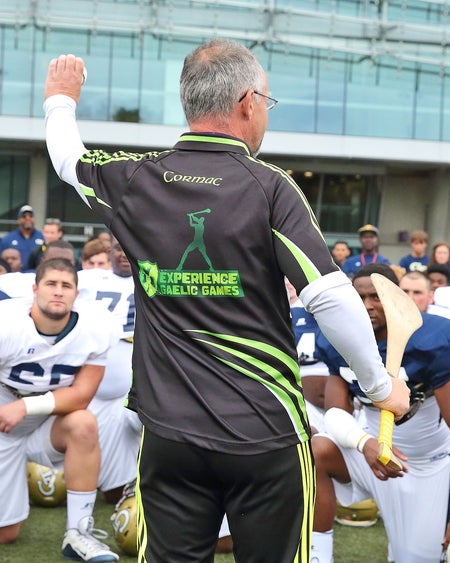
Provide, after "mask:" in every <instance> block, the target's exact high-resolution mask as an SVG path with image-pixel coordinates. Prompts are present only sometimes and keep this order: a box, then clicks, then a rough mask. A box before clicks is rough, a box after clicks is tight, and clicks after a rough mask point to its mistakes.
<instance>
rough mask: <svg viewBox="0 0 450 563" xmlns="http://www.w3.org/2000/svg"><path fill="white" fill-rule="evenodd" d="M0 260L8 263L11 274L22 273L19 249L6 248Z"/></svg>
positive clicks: (0, 255)
mask: <svg viewBox="0 0 450 563" xmlns="http://www.w3.org/2000/svg"><path fill="white" fill-rule="evenodd" d="M0 258H2V259H3V260H5V261H6V262H8V264H9V267H10V271H11V272H21V271H22V255H21V254H20V250H19V249H18V248H13V247H10V248H5V250H3V251H2V253H1V254H0Z"/></svg>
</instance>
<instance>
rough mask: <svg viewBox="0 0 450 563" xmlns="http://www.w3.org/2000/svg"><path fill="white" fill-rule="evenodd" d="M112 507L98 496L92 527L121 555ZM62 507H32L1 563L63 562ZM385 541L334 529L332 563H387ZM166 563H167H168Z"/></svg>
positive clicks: (377, 535) (380, 531) (220, 558)
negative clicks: (102, 531) (113, 532)
mask: <svg viewBox="0 0 450 563" xmlns="http://www.w3.org/2000/svg"><path fill="white" fill-rule="evenodd" d="M112 512H113V507H112V506H111V505H107V504H105V503H104V502H103V500H102V498H101V495H99V497H98V500H97V504H96V509H95V512H94V516H95V527H98V528H102V529H104V530H106V531H108V532H109V533H110V537H109V538H108V539H107V540H105V543H107V544H109V545H110V546H111V547H112V549H113V550H114V551H116V552H117V553H120V550H119V549H118V548H117V546H116V545H115V540H114V537H113V536H112V527H111V523H110V516H111V514H112ZM65 522H66V510H65V507H58V508H40V507H32V508H31V514H30V518H29V519H28V520H27V521H26V523H25V524H24V526H23V527H22V530H21V535H20V538H19V540H18V542H17V543H15V544H12V545H0V562H1V563H57V562H60V561H62V557H61V543H62V538H63V535H64V530H65ZM386 560H387V540H386V535H385V532H384V528H383V524H382V522H380V521H379V522H378V523H377V524H376V525H375V526H372V527H371V528H358V529H355V528H350V527H347V526H340V525H338V524H337V525H336V526H335V550H334V561H335V563H361V561H369V563H386ZM120 561H122V562H123V563H126V562H128V563H131V562H133V563H136V561H137V559H136V558H135V557H130V556H128V555H125V554H120ZM167 563H170V562H169V561H168V562H167ZM215 563H234V557H233V556H232V555H224V554H221V555H216V558H215Z"/></svg>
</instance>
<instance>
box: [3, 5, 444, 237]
mask: <svg viewBox="0 0 450 563" xmlns="http://www.w3.org/2000/svg"><path fill="white" fill-rule="evenodd" d="M449 18H450V0H210V1H203V0H71V1H69V0H2V1H1V2H0V123H1V120H2V118H11V119H17V120H20V119H24V120H30V122H31V121H33V120H35V122H39V120H42V117H43V111H42V100H43V89H44V81H45V77H46V73H47V68H48V63H49V61H50V60H51V59H52V58H53V57H56V56H58V55H59V54H61V53H74V54H76V55H77V56H80V57H82V58H83V59H84V61H85V64H86V67H87V70H88V79H87V83H86V84H85V85H84V86H83V93H82V96H81V98H80V103H79V106H78V109H77V116H78V119H79V120H80V121H82V122H83V123H92V124H93V126H94V127H99V124H105V123H106V124H110V126H112V125H113V122H116V125H117V122H121V124H124V126H125V125H126V124H129V126H130V127H132V126H135V124H140V125H142V126H143V127H145V126H149V127H151V126H154V127H160V128H164V127H165V128H182V129H186V128H187V125H186V122H185V118H184V115H183V111H182V108H181V104H180V101H179V76H180V72H181V68H182V64H183V59H184V57H185V55H186V53H188V52H190V51H191V50H192V49H193V48H194V47H195V46H196V45H198V44H199V43H201V42H203V41H205V40H208V39H211V38H213V37H226V38H230V39H235V40H237V41H240V42H241V43H243V44H245V45H246V46H247V47H249V48H250V49H251V50H252V51H253V52H254V53H255V54H256V56H257V57H258V59H259V60H260V61H261V64H262V66H263V67H264V69H265V70H266V72H267V74H268V78H269V85H270V90H271V93H272V95H273V96H274V97H275V98H277V99H278V100H279V104H278V105H277V107H276V109H275V110H274V111H273V112H271V113H270V119H269V128H268V135H266V139H267V137H269V138H270V135H271V134H272V135H273V137H272V138H273V139H279V138H280V137H281V136H283V135H284V136H285V137H283V139H284V141H283V142H281V141H280V143H279V144H278V145H277V144H276V143H275V146H274V143H273V142H272V144H271V149H272V150H269V151H268V156H269V157H270V160H272V161H275V162H276V163H277V164H278V165H280V166H283V167H284V168H285V169H292V170H291V173H292V175H293V177H294V178H295V180H296V181H297V182H298V184H299V185H300V186H301V187H302V188H303V189H304V191H305V193H306V195H307V197H308V199H309V201H310V202H311V205H312V207H313V210H314V212H315V213H316V215H317V217H318V220H319V222H320V225H321V227H322V229H323V230H324V231H325V233H326V234H327V235H328V237H329V240H331V241H332V239H333V236H334V234H336V237H338V236H339V238H341V237H340V235H341V234H345V235H353V237H354V243H355V244H357V242H358V241H357V237H356V236H355V231H356V229H357V228H358V227H359V226H360V225H361V224H363V223H365V222H375V223H377V222H378V221H379V214H380V208H381V203H380V199H381V188H382V184H383V182H382V181H381V179H382V177H383V176H382V175H383V174H384V172H383V167H384V164H383V160H384V155H385V154H386V156H389V155H388V152H389V150H390V149H389V148H386V147H388V146H392V145H389V144H388V143H389V142H395V141H401V142H403V141H404V143H403V145H402V146H403V147H406V146H407V143H408V142H417V143H419V144H420V143H428V146H429V147H433V148H432V149H431V150H430V152H431V153H432V152H433V151H434V144H433V143H440V144H441V145H443V146H445V145H446V143H448V142H450V126H449V125H450V121H449V120H450V21H449ZM212 95H213V94H212ZM122 131H124V130H122ZM321 136H326V137H327V139H328V146H327V148H326V149H325V148H323V147H322V146H321V147H320V148H319V150H318V156H317V157H316V156H313V157H311V158H310V159H309V162H308V159H307V158H306V157H305V158H303V160H302V155H303V156H304V154H305V152H307V150H306V151H305V149H308V148H309V147H308V142H309V144H311V139H313V138H314V139H321V138H322V137H321ZM286 138H287V139H288V141H287V142H286ZM2 139H5V141H4V142H3V143H2ZM7 139H8V135H7V134H6V133H5V132H4V131H3V132H2V130H1V127H0V200H1V201H0V223H1V225H2V226H3V230H5V225H7V226H9V225H10V224H11V223H12V224H13V223H15V218H16V211H17V208H18V207H19V206H20V205H21V204H23V203H28V202H29V199H30V191H29V185H30V182H32V179H33V177H34V176H33V173H31V172H30V167H31V165H30V161H31V158H32V157H31V156H30V154H31V153H32V150H34V148H31V149H30V146H25V147H24V146H23V145H24V143H17V146H15V147H14V150H11V146H10V144H9V142H8V140H7ZM109 139H111V142H109ZM330 139H331V141H330ZM343 139H344V142H343ZM351 139H355V143H356V144H353V145H352V146H351V149H349V151H350V155H351V156H350V158H354V157H355V154H356V153H357V150H356V151H355V148H356V149H358V143H359V144H362V143H361V141H360V139H363V140H368V141H372V142H373V143H374V144H372V145H370V146H369V148H368V150H366V155H370V156H369V158H370V157H372V156H373V155H374V154H375V153H374V152H372V153H371V152H370V151H371V150H372V149H373V148H374V147H375V144H376V143H377V142H378V147H377V151H378V153H377V154H379V155H380V156H378V157H377V158H378V164H380V163H381V165H380V166H378V168H379V170H378V171H377V170H375V168H377V167H376V166H375V165H374V166H371V165H369V166H367V162H368V161H367V160H366V161H365V162H362V161H361V162H359V163H356V165H355V166H353V167H352V166H350V165H348V163H347V162H346V161H345V158H348V156H346V155H344V156H342V155H343V154H344V151H345V150H346V149H347V145H345V141H347V142H348V141H349V140H351ZM175 140H176V137H174V138H173V139H172V142H175ZM122 143H123V138H122V137H121V136H120V134H119V135H117V134H116V135H115V136H110V137H108V143H107V145H108V146H110V147H112V148H116V147H122ZM283 143H284V144H283ZM287 143H289V144H290V146H289V147H288V145H287ZM25 145H26V143H25ZM338 145H339V147H340V148H339V150H341V152H342V155H341V156H339V155H338V156H336V155H337V153H338V152H339V151H338V150H336V151H335V150H334V149H335V146H338ZM127 146H131V145H130V143H128V145H127ZM348 146H349V147H350V144H349V145H348ZM420 146H421V148H422V147H423V146H424V145H420ZM293 147H294V148H293ZM330 147H332V149H330ZM149 148H152V147H149ZM153 148H158V147H153ZM159 148H163V147H159ZM164 148H165V147H164ZM263 148H264V147H263ZM286 148H289V150H288V151H287V152H283V151H285V150H286ZM136 149H137V150H142V144H141V145H137V146H136ZM322 149H323V151H324V152H323V154H322V153H321V150H322ZM39 150H40V151H41V153H42V154H44V151H45V146H44V143H43V138H42V140H41V141H40V146H39ZM144 150H145V149H144ZM327 150H328V154H327V152H326V151H327ZM402 150H403V157H404V155H405V154H407V156H406V160H411V161H413V160H414V154H411V155H409V153H408V151H407V150H405V149H404V148H403V149H402ZM351 151H353V152H351ZM284 155H285V156H286V158H285V160H283V158H284ZM330 155H335V156H334V163H335V164H336V163H337V165H336V166H335V167H334V168H333V166H328V167H325V168H326V170H325V169H324V168H323V167H322V168H321V167H320V166H318V167H317V168H316V169H314V168H313V167H311V164H315V163H316V162H317V161H318V160H320V158H322V160H323V159H324V158H326V157H329V156H330ZM274 156H275V157H276V158H279V160H278V161H277V160H276V158H275V160H274ZM356 158H357V157H356ZM374 158H375V157H374ZM429 158H430V159H431V160H433V159H434V154H431V156H430V157H429ZM339 159H340V160H339ZM445 161H446V158H445V155H443V154H442V155H440V157H439V160H438V161H436V162H438V164H439V166H442V165H445V164H443V163H444V162H445ZM342 163H343V164H342ZM421 173H422V172H421ZM30 178H31V180H30ZM44 181H45V183H46V190H45V200H46V201H45V204H43V205H42V207H45V214H46V215H47V216H58V217H60V218H61V219H62V220H63V221H65V222H71V221H75V222H80V223H83V222H84V223H87V222H89V220H92V217H91V216H90V212H89V210H88V209H86V208H85V207H84V206H83V204H82V203H81V202H80V201H79V200H78V199H77V197H76V195H75V194H73V193H72V192H69V191H67V190H62V189H61V181H60V180H59V179H58V178H57V176H56V174H55V173H54V171H53V169H52V168H51V166H49V167H48V173H46V174H45V179H44ZM380 186H381V187H380ZM31 191H32V190H31ZM40 193H42V192H40ZM31 196H32V194H31ZM34 201H36V196H35V199H34ZM411 220H413V219H411ZM424 221H426V219H424ZM420 226H422V227H426V225H420ZM6 230H7V229H6ZM443 232H445V229H444V231H443ZM330 233H331V235H332V236H331V237H330ZM336 237H335V238H336ZM392 237H395V235H394V233H393V234H392ZM346 238H347V239H349V238H350V237H349V236H347V237H346Z"/></svg>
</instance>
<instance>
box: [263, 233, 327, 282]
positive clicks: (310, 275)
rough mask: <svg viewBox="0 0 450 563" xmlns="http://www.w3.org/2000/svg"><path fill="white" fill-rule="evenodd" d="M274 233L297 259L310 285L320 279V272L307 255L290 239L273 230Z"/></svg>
mask: <svg viewBox="0 0 450 563" xmlns="http://www.w3.org/2000/svg"><path fill="white" fill-rule="evenodd" d="M272 232H273V233H274V235H275V236H276V237H278V238H279V239H280V240H281V242H282V243H283V244H285V245H286V247H287V248H288V250H289V251H290V253H291V254H292V256H293V257H294V258H295V259H296V261H297V263H298V265H299V266H300V268H301V269H302V270H303V273H304V274H305V276H306V279H307V280H308V283H311V282H313V281H314V280H316V279H318V278H320V272H319V270H318V269H317V268H316V267H315V266H314V263H313V262H312V261H311V260H310V259H309V258H308V257H307V256H306V254H305V253H304V252H303V251H302V250H301V249H300V248H299V247H298V246H297V245H296V244H294V243H293V242H292V241H291V240H290V239H288V238H287V237H285V236H284V235H282V234H281V233H279V232H278V231H276V230H275V229H272Z"/></svg>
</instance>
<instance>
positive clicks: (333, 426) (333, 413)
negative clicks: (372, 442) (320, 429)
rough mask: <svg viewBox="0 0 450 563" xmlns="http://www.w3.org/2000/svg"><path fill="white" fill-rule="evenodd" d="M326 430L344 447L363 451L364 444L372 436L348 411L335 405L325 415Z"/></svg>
mask: <svg viewBox="0 0 450 563" xmlns="http://www.w3.org/2000/svg"><path fill="white" fill-rule="evenodd" d="M324 423H325V430H326V431H327V432H328V434H330V436H332V437H333V438H334V439H335V440H336V442H337V443H338V444H339V445H340V446H342V447H343V448H353V449H358V450H359V451H360V452H362V451H363V448H364V444H365V443H366V442H367V440H368V439H369V438H371V437H372V436H371V435H370V434H367V432H365V431H364V430H363V429H362V428H361V426H359V424H358V422H357V420H356V419H355V418H354V417H353V416H352V415H351V414H350V413H348V412H347V411H344V410H342V409H338V408H336V407H333V408H331V409H328V410H327V412H326V413H325V415H324Z"/></svg>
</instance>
